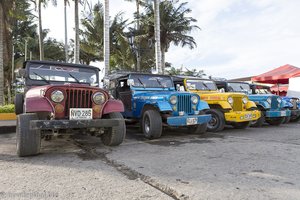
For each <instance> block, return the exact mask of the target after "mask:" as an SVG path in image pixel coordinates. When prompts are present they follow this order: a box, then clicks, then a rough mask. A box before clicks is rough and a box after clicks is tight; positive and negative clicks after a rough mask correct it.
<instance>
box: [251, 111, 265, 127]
mask: <svg viewBox="0 0 300 200" xmlns="http://www.w3.org/2000/svg"><path fill="white" fill-rule="evenodd" d="M264 122H265V114H264V112H261V116H260V118H258V119H257V120H254V121H251V122H250V126H251V127H256V128H258V127H262V125H263V124H264Z"/></svg>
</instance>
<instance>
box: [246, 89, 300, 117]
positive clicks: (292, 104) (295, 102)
mask: <svg viewBox="0 0 300 200" xmlns="http://www.w3.org/2000/svg"><path fill="white" fill-rule="evenodd" d="M250 87H251V89H252V94H272V92H271V89H270V87H269V86H265V85H258V84H251V85H250ZM282 101H283V103H284V108H286V109H289V110H290V111H291V116H286V117H285V121H284V123H288V122H289V121H291V122H297V121H299V120H300V101H299V98H297V97H290V96H284V97H282Z"/></svg>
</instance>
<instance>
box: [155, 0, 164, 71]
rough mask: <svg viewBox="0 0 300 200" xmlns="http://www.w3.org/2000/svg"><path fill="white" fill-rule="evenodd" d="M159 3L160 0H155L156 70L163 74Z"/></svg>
mask: <svg viewBox="0 0 300 200" xmlns="http://www.w3.org/2000/svg"><path fill="white" fill-rule="evenodd" d="M159 4H160V0H154V34H155V60H156V71H157V72H158V73H160V74H161V73H162V72H163V70H162V67H161V46H160V16H159Z"/></svg>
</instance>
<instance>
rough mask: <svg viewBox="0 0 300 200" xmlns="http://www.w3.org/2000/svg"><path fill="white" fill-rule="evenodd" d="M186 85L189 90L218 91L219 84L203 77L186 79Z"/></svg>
mask: <svg viewBox="0 0 300 200" xmlns="http://www.w3.org/2000/svg"><path fill="white" fill-rule="evenodd" d="M186 86H187V88H188V89H189V90H200V91H201V90H205V91H217V90H218V88H217V85H216V83H215V82H214V81H211V80H201V79H186Z"/></svg>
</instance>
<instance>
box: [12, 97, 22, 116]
mask: <svg viewBox="0 0 300 200" xmlns="http://www.w3.org/2000/svg"><path fill="white" fill-rule="evenodd" d="M14 103H15V113H16V115H19V114H22V113H23V104H24V96H23V94H16V97H15V102H14Z"/></svg>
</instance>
